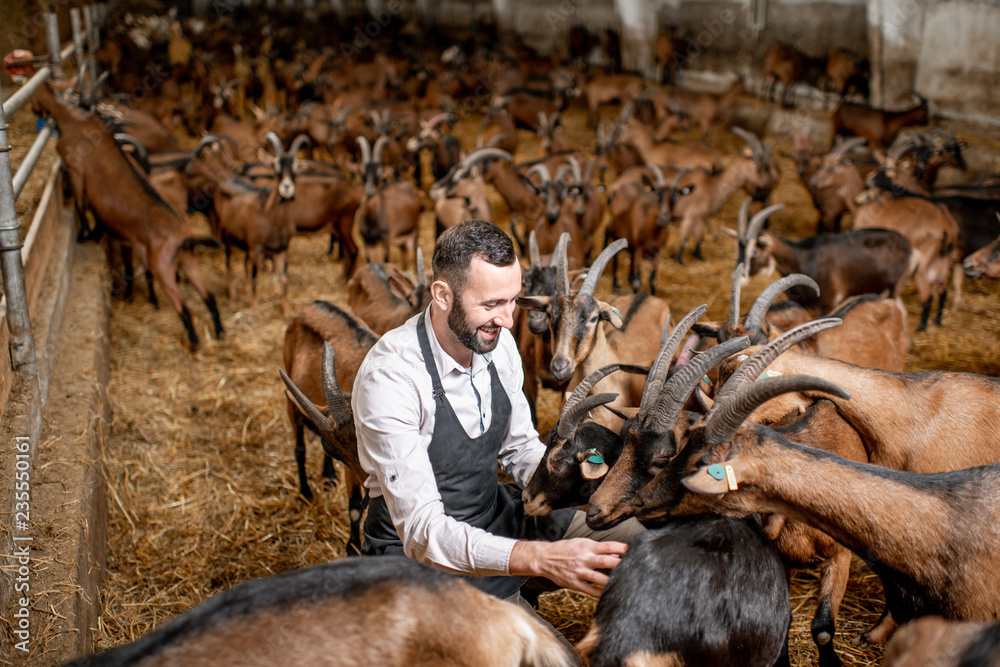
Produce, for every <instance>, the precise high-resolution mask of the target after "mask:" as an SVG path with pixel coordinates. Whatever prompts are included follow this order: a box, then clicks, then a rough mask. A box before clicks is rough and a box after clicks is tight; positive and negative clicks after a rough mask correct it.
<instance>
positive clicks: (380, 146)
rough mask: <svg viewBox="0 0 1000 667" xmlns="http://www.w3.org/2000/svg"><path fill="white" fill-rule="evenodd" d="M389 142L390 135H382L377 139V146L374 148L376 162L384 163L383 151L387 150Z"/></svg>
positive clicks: (373, 155) (373, 156) (373, 154)
mask: <svg viewBox="0 0 1000 667" xmlns="http://www.w3.org/2000/svg"><path fill="white" fill-rule="evenodd" d="M387 143H389V137H387V136H385V135H382V136H381V137H379V138H378V139H376V140H375V147H374V148H372V161H373V162H374V163H375V164H381V163H382V151H383V150H385V145H386V144H387Z"/></svg>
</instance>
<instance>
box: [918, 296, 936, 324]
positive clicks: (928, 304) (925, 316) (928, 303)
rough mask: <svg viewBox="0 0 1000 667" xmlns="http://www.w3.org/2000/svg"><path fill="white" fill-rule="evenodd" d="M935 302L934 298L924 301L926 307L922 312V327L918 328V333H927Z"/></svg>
mask: <svg viewBox="0 0 1000 667" xmlns="http://www.w3.org/2000/svg"><path fill="white" fill-rule="evenodd" d="M933 301H934V297H932V296H929V297H927V299H926V300H925V301H924V305H923V307H922V308H921V310H920V326H918V327H917V331H927V320H928V319H930V316H931V303H932V302H933Z"/></svg>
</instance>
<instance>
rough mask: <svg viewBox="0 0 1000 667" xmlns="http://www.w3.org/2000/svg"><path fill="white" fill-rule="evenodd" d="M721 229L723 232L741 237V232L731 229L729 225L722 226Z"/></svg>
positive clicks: (736, 237) (734, 236)
mask: <svg viewBox="0 0 1000 667" xmlns="http://www.w3.org/2000/svg"><path fill="white" fill-rule="evenodd" d="M719 229H721V230H722V233H723V234H726V235H727V236H732V237H733V238H734V239H738V238H739V237H740V235H739V232H737V231H736V230H734V229H730V228H729V227H720V228H719Z"/></svg>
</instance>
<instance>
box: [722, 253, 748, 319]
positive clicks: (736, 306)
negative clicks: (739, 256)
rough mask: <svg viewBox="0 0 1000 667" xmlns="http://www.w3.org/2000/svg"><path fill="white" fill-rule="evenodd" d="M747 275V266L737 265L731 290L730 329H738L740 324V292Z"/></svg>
mask: <svg viewBox="0 0 1000 667" xmlns="http://www.w3.org/2000/svg"><path fill="white" fill-rule="evenodd" d="M746 274H747V270H746V265H745V264H743V262H740V263H739V264H737V265H736V270H735V271H733V286H732V287H731V288H730V290H729V321H728V322H726V325H727V326H729V327H736V326H737V325H738V324H739V323H740V290H741V288H742V287H743V278H744V277H745V276H746Z"/></svg>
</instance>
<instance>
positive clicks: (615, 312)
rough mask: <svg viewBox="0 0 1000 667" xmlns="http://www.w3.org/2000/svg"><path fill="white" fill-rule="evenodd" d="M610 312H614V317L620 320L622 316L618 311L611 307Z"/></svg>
mask: <svg viewBox="0 0 1000 667" xmlns="http://www.w3.org/2000/svg"><path fill="white" fill-rule="evenodd" d="M611 310H612V311H613V312H614V314H615V315H617V316H618V319H621V318H622V314H621V313H620V312H619V311H618V309H617V308H615V307H614V306H611Z"/></svg>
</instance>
